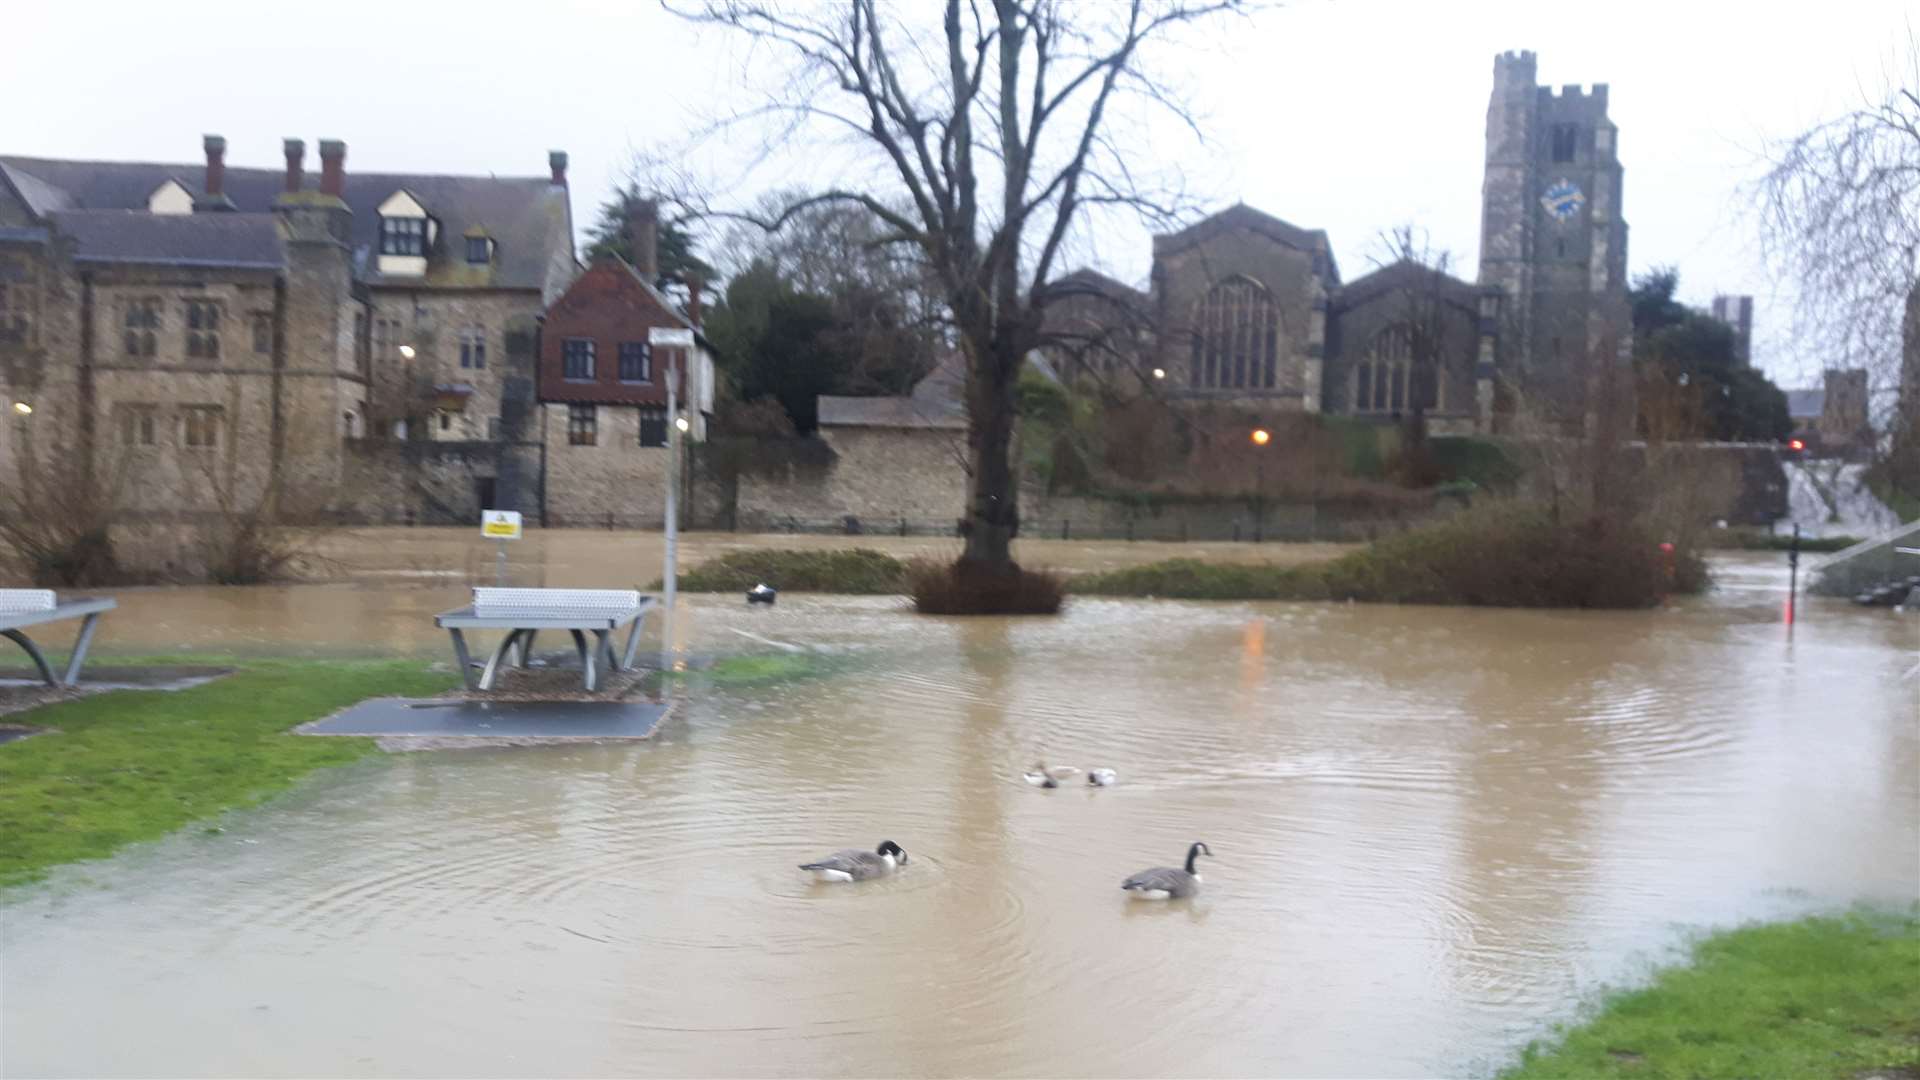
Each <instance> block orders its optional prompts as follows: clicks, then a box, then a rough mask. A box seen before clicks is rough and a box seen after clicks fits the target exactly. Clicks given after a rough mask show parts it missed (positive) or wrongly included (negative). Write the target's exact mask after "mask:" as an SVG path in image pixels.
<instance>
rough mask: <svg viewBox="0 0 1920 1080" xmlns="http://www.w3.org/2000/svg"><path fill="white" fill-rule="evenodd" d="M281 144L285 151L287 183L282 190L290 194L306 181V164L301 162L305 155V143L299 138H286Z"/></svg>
mask: <svg viewBox="0 0 1920 1080" xmlns="http://www.w3.org/2000/svg"><path fill="white" fill-rule="evenodd" d="M281 145H282V146H283V147H284V148H285V149H286V152H287V184H286V187H285V188H284V189H283V190H285V191H286V192H287V193H288V194H292V193H294V192H296V191H299V190H300V187H301V185H302V184H303V183H305V181H306V166H305V165H304V164H302V162H304V161H305V160H306V157H307V144H306V143H304V142H301V141H300V140H299V139H288V140H286V141H285V142H284V143H282V144H281Z"/></svg>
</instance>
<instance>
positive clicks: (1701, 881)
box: [0, 545, 1920, 1076]
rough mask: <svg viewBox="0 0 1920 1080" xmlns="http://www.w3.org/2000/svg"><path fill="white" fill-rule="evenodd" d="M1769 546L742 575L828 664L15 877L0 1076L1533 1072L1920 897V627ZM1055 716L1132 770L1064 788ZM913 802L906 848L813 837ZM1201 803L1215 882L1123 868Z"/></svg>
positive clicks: (697, 606)
mask: <svg viewBox="0 0 1920 1080" xmlns="http://www.w3.org/2000/svg"><path fill="white" fill-rule="evenodd" d="M1115 546H1116V545H1105V546H1104V548H1112V547H1115ZM583 550H585V549H583ZM1090 550H1095V554H1092V555H1089V556H1088V558H1090V559H1094V560H1100V559H1107V558H1121V557H1129V556H1127V554H1126V553H1125V552H1124V551H1123V552H1121V553H1120V554H1118V555H1108V554H1104V553H1100V550H1103V549H1100V550H1096V549H1093V548H1090ZM389 554H390V555H393V559H392V562H393V563H394V565H393V566H392V567H391V568H393V569H406V567H405V566H404V565H403V560H404V558H405V557H406V556H405V555H404V553H394V552H390V553H389ZM604 557H605V558H606V559H608V560H611V559H613V558H615V557H617V556H616V555H615V554H607V555H605V556H604ZM583 558H585V559H586V561H587V562H588V563H591V559H590V558H588V557H586V556H582V555H581V554H579V553H577V552H576V553H575V554H574V555H571V556H569V557H568V558H566V559H561V560H558V561H557V562H554V563H551V564H550V566H549V573H550V575H551V576H550V577H549V578H548V580H549V581H550V582H552V583H556V584H557V583H564V582H572V581H585V580H592V579H595V578H596V577H597V576H598V575H596V573H595V572H594V570H593V568H592V566H591V565H579V564H578V563H579V560H580V559H583ZM555 567H558V568H557V569H555ZM419 569H422V570H425V569H432V568H431V567H420V568H419ZM1719 570H1720V572H1721V580H1722V588H1721V589H1719V590H1718V591H1716V592H1715V593H1714V594H1712V595H1710V596H1707V597H1703V598H1699V599H1695V600H1688V601H1685V602H1681V603H1677V604H1675V605H1673V606H1671V607H1669V608H1665V609H1662V610H1658V611H1651V612H1632V613H1572V612H1566V613H1544V612H1522V611H1485V610H1460V609H1443V608H1396V607H1379V606H1346V605H1289V604H1190V603H1169V602H1154V601H1126V600H1079V601H1075V602H1074V603H1073V604H1072V605H1071V607H1070V608H1069V610H1068V612H1067V614H1066V615H1065V616H1063V617H1061V618H1059V619H1048V620H998V619H974V620H937V619H922V618H916V617H913V616H910V615H908V614H905V613H903V612H902V611H901V610H900V606H899V604H898V602H897V601H892V600H887V599H881V598H849V597H804V596H788V597H783V598H782V599H781V602H780V603H779V605H778V606H776V607H775V608H773V609H771V610H769V609H765V608H756V609H748V608H747V607H745V605H744V604H743V603H741V602H739V600H738V599H737V598H733V597H702V598H693V599H691V600H690V601H689V612H690V614H691V616H692V617H691V618H690V619H689V620H688V621H689V623H690V624H691V625H690V627H689V633H690V643H691V647H692V648H693V649H695V650H697V651H701V650H704V651H727V652H733V651H748V652H791V653H793V654H794V655H796V656H798V657H800V658H801V659H802V661H803V662H804V664H805V666H806V667H807V668H808V672H807V674H805V675H804V677H799V678H791V679H785V680H782V681H779V682H769V683H765V684H760V685H744V686H743V685H732V686H715V685H705V684H702V683H700V682H699V681H697V680H696V681H695V682H694V683H692V684H691V685H690V686H689V688H688V689H687V691H686V695H687V697H686V701H685V706H686V707H685V709H684V710H683V711H682V714H681V716H680V718H679V719H677V720H676V721H675V722H674V723H673V724H672V725H670V726H669V727H668V728H667V729H666V731H665V732H664V733H663V736H662V738H661V739H660V740H658V741H657V742H655V743H653V744H649V745H643V746H619V747H571V748H542V749H532V750H517V751H465V752H448V753H437V754H422V755H407V756H400V757H391V758H389V757H381V758H378V759H375V760H370V761H365V762H362V763H360V764H357V765H354V766H350V767H347V768H344V769H339V770H334V771H331V772H328V773H324V774H321V775H319V776H316V777H314V778H311V779H309V780H308V781H307V782H305V783H304V784H302V785H301V786H300V787H298V788H297V789H296V790H295V791H294V792H292V793H290V794H288V795H286V796H283V797H280V798H277V799H275V800H273V801H271V802H269V803H268V804H266V805H264V806H261V807H258V808H255V809H252V810H248V811H243V812H239V813H235V814H233V815H230V816H229V817H228V818H227V819H225V820H224V821H223V822H222V824H223V825H224V826H225V831H224V832H220V833H217V834H215V833H208V832H205V831H202V830H200V829H189V830H186V831H183V832H181V833H179V834H177V835H175V836H173V837H171V838H169V839H167V840H164V841H161V842H159V843H155V844H150V845H145V846H142V847H139V848H137V849H134V850H131V851H128V852H126V853H124V854H123V855H121V856H119V857H116V858H114V859H111V860H108V861H106V862H103V863H96V864H91V865H88V866H85V867H77V868H68V869H66V870H63V871H62V872H60V873H59V874H57V875H56V876H55V878H54V879H53V880H52V881H51V882H49V883H46V884H44V885H40V886H34V887H32V888H29V889H24V890H19V891H17V892H15V893H14V894H12V895H10V896H9V897H8V898H7V899H6V901H5V904H4V906H3V907H0V921H3V924H4V925H0V945H3V946H4V964H3V965H0V1055H3V1057H0V1071H3V1072H5V1073H6V1074H7V1075H21V1076H26V1075H43V1074H45V1075H70V1076H110V1075H192V1076H198V1075H247V1076H288V1075H341V1076H421V1075H472V1076H498V1075H534V1074H538V1075H563V1076H585V1075H595V1076H598V1075H656V1076H679V1075H702V1074H723V1075H737V1076H768V1075H821V1074H835V1075H959V1074H1006V1075H1017V1076H1061V1075H1084V1076H1109V1075H1110V1076H1160V1075H1208V1076H1215V1075H1235V1076H1256V1075H1257V1076H1432V1075H1468V1074H1485V1073H1488V1072H1491V1071H1493V1070H1494V1069H1496V1068H1497V1067H1498V1066H1499V1065H1500V1064H1501V1063H1502V1062H1503V1061H1505V1060H1507V1058H1508V1056H1509V1055H1510V1054H1512V1053H1513V1052H1515V1051H1516V1050H1517V1048H1518V1047H1519V1046H1521V1045H1522V1044H1524V1043H1525V1041H1526V1040H1527V1039H1528V1038H1530V1037H1534V1036H1537V1035H1541V1034H1544V1033H1545V1032H1547V1031H1548V1030H1549V1029H1550V1027H1551V1025H1552V1024H1553V1023H1554V1022H1556V1021H1562V1020H1566V1019H1570V1018H1572V1017H1574V1016H1575V1015H1577V1012H1578V1008H1579V1006H1580V1003H1581V1002H1582V1001H1583V999H1585V998H1587V997H1588V996H1589V995H1591V994H1593V993H1595V992H1597V991H1598V990H1599V989H1600V988H1602V987H1603V986H1604V985H1607V984H1617V983H1619V982H1621V981H1627V980H1632V979H1635V978H1638V977H1641V976H1643V975H1644V974H1645V972H1646V970H1647V968H1648V966H1649V965H1651V964H1654V963H1657V962H1661V961H1664V960H1668V959H1671V958H1672V957H1673V956H1674V955H1675V951H1676V950H1677V949H1678V948H1679V947H1680V946H1681V945H1682V944H1683V943H1684V942H1685V941H1686V938H1687V935H1688V934H1689V933H1690V932H1693V931H1695V930H1698V929H1702V928H1707V927H1714V926H1724V925H1728V924H1732V923H1736V922H1739V921H1742V920H1746V919H1752V918H1768V917H1785V916H1791V915H1796V914H1800V913H1804V912H1810V911H1820V910H1829V909H1832V908H1835V907H1839V906H1844V905H1846V904H1849V903H1853V902H1856V901H1867V902H1874V903H1882V904H1886V903H1893V904H1901V903H1908V902H1912V900H1913V899H1914V897H1915V896H1916V895H1917V894H1920V717H1917V716H1916V712H1915V699H1916V693H1920V683H1916V682H1915V681H1914V679H1913V677H1912V676H1910V675H1909V674H1908V673H1909V671H1910V669H1912V668H1913V667H1914V664H1915V660H1916V655H1915V649H1916V646H1920V621H1916V620H1914V619H1912V618H1910V617H1902V616H1899V615H1895V614H1893V613H1890V612H1886V611H1866V610H1860V609H1855V608H1853V607H1851V606H1849V605H1846V604H1843V603H1833V602H1827V601H1811V602H1808V603H1807V604H1806V605H1805V606H1804V607H1803V610H1802V620H1801V622H1800V623H1799V625H1798V626H1797V627H1795V628H1794V631H1793V633H1792V634H1791V635H1789V634H1788V633H1787V631H1786V628H1785V627H1784V626H1783V625H1782V623H1781V619H1780V612H1781V601H1782V600H1783V598H1784V585H1785V577H1784V567H1782V566H1780V565H1779V561H1778V560H1776V559H1770V558H1761V557H1745V558H1741V559H1737V560H1728V561H1724V562H1722V563H1721V564H1720V566H1719ZM642 573H643V572H641V571H636V572H634V573H633V574H632V575H630V576H633V577H639V576H641V575H642ZM599 580H604V578H599ZM456 592H457V590H456V589H452V588H448V587H429V588H402V587H395V586H393V585H383V586H370V585H366V584H359V585H344V586H313V587H300V588H294V589H256V590H156V591H153V592H151V593H138V594H136V593H128V594H123V599H128V598H132V602H131V603H129V604H127V605H126V606H125V607H123V610H122V611H121V612H119V613H117V615H118V619H117V621H118V623H119V625H118V626H117V627H116V628H115V631H114V637H113V638H112V639H110V642H111V645H112V648H111V649H110V650H109V652H115V651H117V652H121V653H137V652H140V651H156V650H159V649H161V648H163V647H164V646H166V645H167V644H168V643H169V642H173V641H178V642H181V643H183V644H192V645H195V646H198V647H201V648H205V649H208V650H218V649H224V650H228V651H236V650H238V651H248V650H253V649H257V650H260V651H286V650H287V649H288V648H289V647H290V646H295V645H297V646H298V647H299V648H302V649H307V650H310V651H314V652H337V653H342V654H344V653H367V652H391V651H406V652H409V653H414V652H417V653H420V654H423V655H437V653H438V651H439V649H440V647H441V646H440V642H439V640H438V639H437V638H436V637H435V636H434V635H433V633H432V631H431V630H430V628H423V627H422V626H421V625H420V623H421V622H422V621H423V620H424V617H425V615H426V614H427V613H429V612H431V611H432V610H433V609H434V608H435V607H437V606H440V605H442V604H444V603H446V602H448V601H449V598H450V597H453V598H456V599H457V596H455V593H456ZM128 609H132V611H134V612H140V613H143V616H144V617H150V618H151V621H143V620H142V619H133V618H128V617H127V616H128V615H129V614H130V612H129V610H128ZM0 752H4V751H0ZM1041 755H1044V756H1045V757H1047V758H1048V759H1050V760H1053V761H1057V762H1062V763H1072V764H1076V765H1104V766H1110V767H1112V768H1115V769H1117V770H1118V771H1119V774H1120V784H1119V786H1116V787H1113V788H1109V789H1102V790H1088V789H1085V788H1078V787H1072V786H1069V787H1066V788H1063V789H1061V790H1058V791H1041V790H1037V789H1034V788H1030V787H1028V786H1026V785H1025V784H1023V783H1022V782H1021V780H1020V776H1019V774H1020V772H1021V770H1022V769H1023V768H1024V767H1026V766H1027V765H1028V764H1030V763H1031V762H1032V761H1033V760H1034V758H1035V757H1036V756H1041ZM881 839H892V840H895V841H898V842H899V843H900V844H902V845H903V846H904V847H905V848H906V849H907V850H908V852H910V853H911V855H912V862H911V863H910V865H909V866H908V867H907V868H906V869H905V870H904V872H902V873H901V874H900V875H898V876H897V877H895V878H892V879H890V880H885V881H881V882H878V883H872V884H866V885H857V886H844V885H843V886H822V885H813V884H810V883H809V882H807V881H806V880H804V878H803V876H802V875H801V873H800V872H799V871H798V870H797V869H795V864H796V863H800V862H804V861H806V860H807V859H808V858H809V857H812V856H815V855H818V854H821V853H823V852H826V851H829V850H831V849H834V848H837V847H842V846H851V845H856V844H873V843H877V842H878V841H879V840H881ZM1193 840H1205V841H1206V842H1207V843H1208V844H1209V845H1210V846H1211V847H1212V849H1213V851H1214V853H1215V857H1214V858H1213V859H1212V860H1211V861H1210V862H1206V863H1205V864H1204V869H1205V874H1206V887H1205V891H1204V892H1203V893H1202V894H1201V895H1200V896H1199V897H1198V898H1196V899H1194V900H1192V901H1183V902H1175V903H1171V904H1159V905H1154V904H1147V903H1138V902H1131V903H1130V902H1129V901H1127V900H1126V899H1124V898H1123V896H1122V894H1121V891H1120V890H1119V889H1118V888H1117V886H1118V885H1119V882H1120V880H1121V879H1122V878H1123V877H1125V876H1126V875H1127V874H1128V873H1130V872H1132V871H1134V870H1137V869H1140V868H1142V867H1146V866H1150V865H1156V864H1166V863H1171V862H1174V861H1176V860H1177V859H1178V858H1179V857H1180V856H1181V855H1182V853H1183V852H1184V851H1185V849H1186V846H1187V844H1188V843H1189V842H1190V841H1193Z"/></svg>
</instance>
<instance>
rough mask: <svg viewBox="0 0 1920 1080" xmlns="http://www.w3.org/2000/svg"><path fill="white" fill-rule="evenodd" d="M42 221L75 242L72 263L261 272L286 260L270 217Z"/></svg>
mask: <svg viewBox="0 0 1920 1080" xmlns="http://www.w3.org/2000/svg"><path fill="white" fill-rule="evenodd" d="M47 217H48V220H50V221H51V222H52V223H53V226H54V228H55V229H57V230H58V231H59V232H60V233H61V234H63V235H64V236H66V237H69V238H71V239H72V240H73V241H74V261H76V262H111V263H128V262H133V263H145V264H149V265H163V266H228V267H255V268H261V269H277V268H279V267H280V266H281V265H282V264H283V263H284V262H285V258H284V253H283V249H282V248H281V245H280V229H279V224H278V222H277V221H276V220H275V219H274V216H273V215H272V214H149V213H147V212H146V211H144V210H59V211H55V212H53V213H52V214H49V215H47Z"/></svg>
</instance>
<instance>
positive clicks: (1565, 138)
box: [1552, 124, 1580, 162]
mask: <svg viewBox="0 0 1920 1080" xmlns="http://www.w3.org/2000/svg"><path fill="white" fill-rule="evenodd" d="M1579 131H1580V129H1579V127H1578V126H1576V125H1574V124H1555V125H1553V131H1552V134H1553V160H1554V161H1556V162H1566V161H1572V160H1573V147H1574V143H1575V142H1576V141H1577V140H1578V139H1579Z"/></svg>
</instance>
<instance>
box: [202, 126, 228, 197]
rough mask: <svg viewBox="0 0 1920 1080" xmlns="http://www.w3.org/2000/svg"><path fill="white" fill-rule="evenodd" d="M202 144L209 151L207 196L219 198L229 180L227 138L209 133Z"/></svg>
mask: <svg viewBox="0 0 1920 1080" xmlns="http://www.w3.org/2000/svg"><path fill="white" fill-rule="evenodd" d="M201 145H202V146H204V147H205V148H206V151H207V184H206V189H207V190H206V194H207V198H209V199H218V198H219V197H220V196H221V195H222V194H223V192H222V191H221V188H222V187H224V186H225V185H226V182H227V140H225V139H223V138H221V137H220V136H218V135H208V136H207V137H205V138H204V139H202V140H201Z"/></svg>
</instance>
